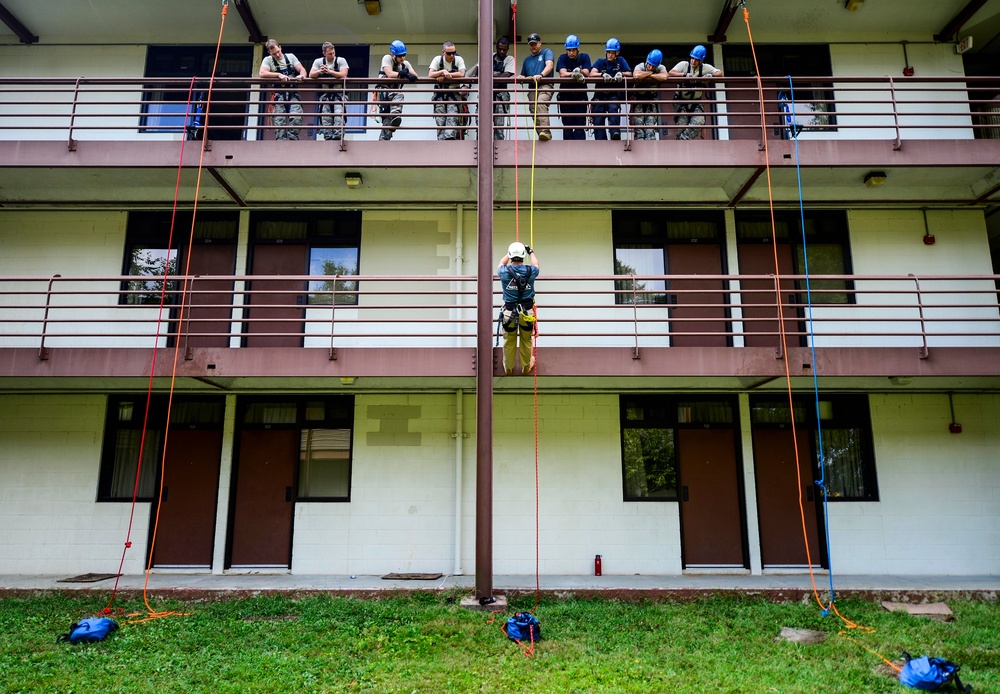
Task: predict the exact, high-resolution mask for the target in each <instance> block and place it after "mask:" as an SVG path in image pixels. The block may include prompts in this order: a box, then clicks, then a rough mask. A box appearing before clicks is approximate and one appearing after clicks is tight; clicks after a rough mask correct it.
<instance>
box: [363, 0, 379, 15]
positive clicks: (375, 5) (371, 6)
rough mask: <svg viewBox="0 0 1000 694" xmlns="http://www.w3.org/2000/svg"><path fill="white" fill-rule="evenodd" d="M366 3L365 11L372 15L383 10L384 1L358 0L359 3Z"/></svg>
mask: <svg viewBox="0 0 1000 694" xmlns="http://www.w3.org/2000/svg"><path fill="white" fill-rule="evenodd" d="M362 3H364V6H365V12H367V13H368V14H370V15H373V16H374V15H377V14H380V13H381V12H382V3H381V2H380V0H358V4H359V5H360V4H362Z"/></svg>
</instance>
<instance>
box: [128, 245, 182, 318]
mask: <svg viewBox="0 0 1000 694" xmlns="http://www.w3.org/2000/svg"><path fill="white" fill-rule="evenodd" d="M128 274H129V275H135V276H137V277H142V278H143V279H136V280H129V281H128V282H127V284H126V287H127V289H128V291H129V294H127V295H126V297H125V303H127V304H159V303H160V295H161V293H162V292H163V276H164V275H165V274H166V275H176V274H177V252H176V251H173V250H170V249H168V248H157V247H151V246H133V247H132V251H131V253H130V254H129V265H128ZM175 291H177V282H175V281H172V282H167V288H166V296H164V303H167V304H171V303H173V302H174V295H173V292H175Z"/></svg>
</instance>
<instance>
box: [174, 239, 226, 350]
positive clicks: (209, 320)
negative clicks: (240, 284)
mask: <svg viewBox="0 0 1000 694" xmlns="http://www.w3.org/2000/svg"><path fill="white" fill-rule="evenodd" d="M190 253H191V267H190V273H191V279H190V280H189V284H188V289H189V291H190V292H191V298H190V304H189V306H190V308H189V309H188V314H187V318H186V319H185V321H186V325H185V332H186V333H187V335H186V337H185V338H184V340H185V342H184V344H185V346H190V347H228V346H229V330H230V321H231V320H232V304H233V298H232V291H233V283H232V282H231V281H226V280H203V279H199V278H197V277H196V275H231V274H233V269H234V267H235V265H236V246H234V245H232V244H218V245H212V244H199V245H197V246H194V247H192V248H191V250H190Z"/></svg>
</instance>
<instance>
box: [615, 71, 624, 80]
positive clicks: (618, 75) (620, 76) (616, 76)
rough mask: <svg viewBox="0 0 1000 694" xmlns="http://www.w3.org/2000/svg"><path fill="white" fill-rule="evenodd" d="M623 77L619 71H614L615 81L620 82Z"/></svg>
mask: <svg viewBox="0 0 1000 694" xmlns="http://www.w3.org/2000/svg"><path fill="white" fill-rule="evenodd" d="M623 79H625V75H623V74H622V73H620V72H616V73H615V82H621V81H622V80H623Z"/></svg>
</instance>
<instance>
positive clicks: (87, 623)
mask: <svg viewBox="0 0 1000 694" xmlns="http://www.w3.org/2000/svg"><path fill="white" fill-rule="evenodd" d="M117 628H118V625H117V624H116V623H115V620H113V619H108V618H107V617H90V618H87V619H81V620H80V621H79V622H77V623H76V624H73V625H72V626H70V628H69V633H67V634H61V635H60V636H59V637H58V638H57V639H56V643H58V642H60V641H69V642H70V643H81V642H86V641H103V640H104V639H105V638H106V637H107V635H108V634H110V633H111V632H112V631H114V630H115V629H117Z"/></svg>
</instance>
